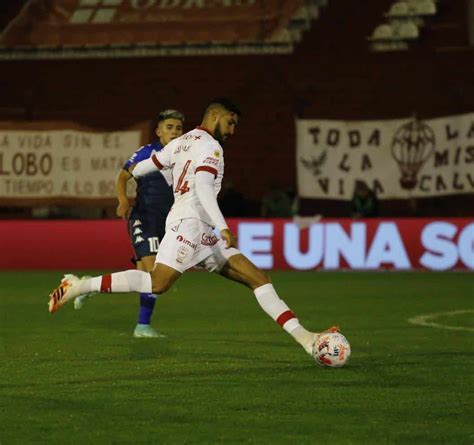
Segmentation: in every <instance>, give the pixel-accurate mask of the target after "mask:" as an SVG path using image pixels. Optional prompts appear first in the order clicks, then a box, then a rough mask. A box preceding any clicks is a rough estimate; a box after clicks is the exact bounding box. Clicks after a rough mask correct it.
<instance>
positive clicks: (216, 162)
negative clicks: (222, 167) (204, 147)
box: [202, 156, 219, 166]
mask: <svg viewBox="0 0 474 445" xmlns="http://www.w3.org/2000/svg"><path fill="white" fill-rule="evenodd" d="M202 163H203V164H211V165H216V166H217V165H219V159H216V158H212V157H210V156H209V157H207V158H206V159H204V161H202Z"/></svg>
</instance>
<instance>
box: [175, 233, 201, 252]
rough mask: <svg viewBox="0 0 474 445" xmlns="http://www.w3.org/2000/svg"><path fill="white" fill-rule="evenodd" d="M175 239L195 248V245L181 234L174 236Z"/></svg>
mask: <svg viewBox="0 0 474 445" xmlns="http://www.w3.org/2000/svg"><path fill="white" fill-rule="evenodd" d="M176 239H177V240H178V242H179V243H183V244H184V245H186V246H189V247H191V248H192V249H194V250H196V248H197V245H196V244H195V243H193V242H191V241H189V240H188V239H186V238H185V237H184V236H183V235H178V236H177V237H176Z"/></svg>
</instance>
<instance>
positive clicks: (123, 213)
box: [115, 169, 132, 219]
mask: <svg viewBox="0 0 474 445" xmlns="http://www.w3.org/2000/svg"><path fill="white" fill-rule="evenodd" d="M131 177H132V175H131V173H129V172H128V171H126V170H123V169H122V170H120V172H119V173H118V175H117V178H116V180H115V193H116V195H117V200H118V206H117V209H116V211H115V212H116V214H117V216H119V217H120V218H122V219H127V218H128V215H129V214H130V203H129V201H128V196H127V183H128V181H129V180H130V178H131Z"/></svg>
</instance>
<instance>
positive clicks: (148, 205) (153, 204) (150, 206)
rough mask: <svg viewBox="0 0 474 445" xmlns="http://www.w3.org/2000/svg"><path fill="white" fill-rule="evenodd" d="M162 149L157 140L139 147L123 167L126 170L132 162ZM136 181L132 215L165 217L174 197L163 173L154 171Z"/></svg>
mask: <svg viewBox="0 0 474 445" xmlns="http://www.w3.org/2000/svg"><path fill="white" fill-rule="evenodd" d="M162 149H163V146H162V145H161V144H160V142H158V141H157V142H154V143H153V144H148V145H144V146H143V147H140V148H139V149H138V150H137V151H136V152H135V153H134V154H133V155H132V156H131V157H130V159H129V160H128V161H127V162H126V163H125V164H124V166H123V169H124V170H127V171H128V169H129V168H130V167H131V166H132V165H133V164H136V163H137V162H140V161H143V160H144V159H148V158H149V157H150V156H151V155H152V154H153V153H155V152H157V151H160V150H162ZM136 181H137V197H136V199H135V204H134V206H133V210H132V213H133V214H134V216H135V217H145V216H152V215H157V216H158V215H160V216H161V217H162V216H164V217H165V218H166V215H168V212H169V210H170V208H171V206H172V205H173V201H174V198H173V192H172V189H171V186H170V185H168V182H167V181H166V179H165V178H164V177H163V175H162V174H161V173H160V172H156V173H153V174H150V175H148V176H146V177H143V178H140V179H137V180H136ZM160 219H161V218H160Z"/></svg>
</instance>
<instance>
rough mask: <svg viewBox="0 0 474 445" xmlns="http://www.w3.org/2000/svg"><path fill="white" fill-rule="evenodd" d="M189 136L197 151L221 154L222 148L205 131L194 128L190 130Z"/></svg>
mask: <svg viewBox="0 0 474 445" xmlns="http://www.w3.org/2000/svg"><path fill="white" fill-rule="evenodd" d="M189 133H190V136H191V137H192V138H193V139H194V141H195V145H196V146H197V148H198V149H199V150H202V151H207V152H215V151H217V152H219V153H222V147H221V145H220V144H219V142H218V141H217V140H216V139H215V138H214V136H212V134H210V133H209V132H208V131H207V130H205V129H202V128H200V127H196V128H195V129H194V130H191V131H190V132H189Z"/></svg>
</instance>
